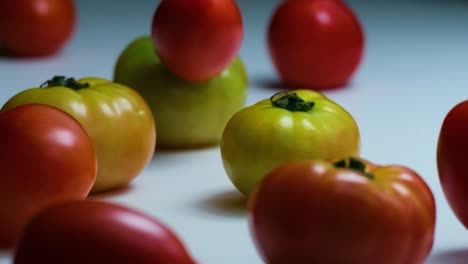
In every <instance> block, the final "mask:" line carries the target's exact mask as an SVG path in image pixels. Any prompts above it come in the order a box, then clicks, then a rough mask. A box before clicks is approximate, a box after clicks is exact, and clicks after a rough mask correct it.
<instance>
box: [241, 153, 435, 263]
mask: <svg viewBox="0 0 468 264" xmlns="http://www.w3.org/2000/svg"><path fill="white" fill-rule="evenodd" d="M249 223H250V227H251V230H252V233H253V236H254V238H255V242H256V245H257V247H258V249H259V251H260V253H261V255H262V256H263V257H264V259H265V261H266V262H267V263H275V264H289V263H294V264H309V263H321V264H328V263H360V264H376V263H379V264H396V263H405V264H422V263H424V260H425V259H426V258H427V256H428V255H429V253H430V252H431V249H432V245H433V240H434V228H435V202H434V197H433V195H432V192H431V190H430V189H429V187H428V186H427V185H426V184H425V182H424V181H423V179H422V178H421V177H420V176H419V175H418V174H416V172H414V171H412V170H410V169H409V168H406V167H402V166H376V165H373V164H371V163H369V162H367V161H364V160H360V159H349V160H344V161H343V162H337V163H335V164H331V163H327V162H324V161H294V162H290V163H285V164H284V165H282V166H280V167H278V168H276V169H274V170H273V171H271V172H270V173H269V174H268V175H267V176H266V177H265V178H264V180H263V181H262V182H261V183H260V185H259V187H258V189H257V190H256V191H255V193H254V196H253V197H252V198H251V200H250V206H249Z"/></svg>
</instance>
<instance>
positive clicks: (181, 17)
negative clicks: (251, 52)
mask: <svg viewBox="0 0 468 264" xmlns="http://www.w3.org/2000/svg"><path fill="white" fill-rule="evenodd" d="M151 35H152V39H153V43H154V48H155V49H156V50H157V53H158V54H160V57H161V60H162V61H163V62H164V64H165V65H167V67H168V68H169V69H170V70H171V71H172V72H174V73H175V74H176V75H178V76H179V77H181V78H182V79H186V80H189V81H206V80H208V79H211V78H213V77H215V76H216V75H218V74H220V73H221V72H222V71H223V70H225V69H226V68H227V67H228V66H229V64H231V62H232V61H233V60H234V58H235V57H236V55H237V52H238V50H239V49H240V46H241V42H242V38H243V24H242V16H241V13H240V10H239V8H238V6H237V4H236V2H235V1H234V0H192V1H186V0H163V1H161V2H160V4H159V6H158V7H157V9H156V11H155V13H154V17H153V24H152V33H151Z"/></svg>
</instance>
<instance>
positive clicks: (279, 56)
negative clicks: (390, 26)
mask: <svg viewBox="0 0 468 264" xmlns="http://www.w3.org/2000/svg"><path fill="white" fill-rule="evenodd" d="M267 42H268V47H269V52H270V56H271V59H272V61H273V64H274V65H275V67H276V70H277V71H278V73H279V75H280V76H281V78H282V79H283V81H284V82H285V83H287V84H288V85H290V86H293V87H301V88H308V89H330V88H337V87H340V86H343V85H346V84H347V82H348V81H349V80H350V78H351V77H352V75H353V73H354V72H355V71H356V69H357V67H358V66H359V64H360V62H361V59H362V56H363V51H364V33H363V30H362V28H361V25H360V22H359V20H358V19H357V17H356V16H355V14H354V13H353V11H352V10H351V9H350V8H348V6H346V4H345V3H344V2H342V1H335V0H332V1H330V0H289V1H283V2H282V3H281V4H280V6H279V7H278V8H277V9H276V11H275V12H274V14H273V15H272V18H271V21H270V24H269V28H268V39H267Z"/></svg>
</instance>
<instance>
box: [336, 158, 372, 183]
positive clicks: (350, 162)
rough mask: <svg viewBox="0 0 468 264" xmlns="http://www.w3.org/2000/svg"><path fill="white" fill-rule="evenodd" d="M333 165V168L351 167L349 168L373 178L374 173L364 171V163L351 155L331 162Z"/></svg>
mask: <svg viewBox="0 0 468 264" xmlns="http://www.w3.org/2000/svg"><path fill="white" fill-rule="evenodd" d="M333 165H334V166H335V168H345V169H351V170H354V171H357V172H360V173H362V174H364V175H365V176H366V177H367V178H369V179H374V178H375V175H374V174H372V173H369V172H366V164H365V163H364V162H362V161H360V160H358V159H356V158H353V157H351V158H347V159H343V160H339V161H337V162H335V163H333Z"/></svg>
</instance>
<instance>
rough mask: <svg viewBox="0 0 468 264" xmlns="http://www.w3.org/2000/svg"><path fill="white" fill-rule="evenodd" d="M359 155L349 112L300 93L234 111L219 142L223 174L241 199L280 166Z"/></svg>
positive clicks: (356, 133)
mask: <svg viewBox="0 0 468 264" xmlns="http://www.w3.org/2000/svg"><path fill="white" fill-rule="evenodd" d="M359 151H360V133H359V128H358V125H357V124H356V121H355V120H354V118H353V117H352V116H351V115H350V114H349V112H348V111H346V110H345V109H344V108H343V107H341V106H340V105H338V104H337V103H335V102H334V101H332V100H331V99H329V98H328V97H326V96H324V95H323V94H321V93H319V92H316V91H312V90H305V89H304V90H295V91H289V92H286V93H281V94H277V95H274V96H272V97H271V98H270V99H265V100H261V101H259V102H257V103H256V104H253V105H251V106H249V107H246V108H244V109H242V110H240V111H239V112H237V113H236V114H235V115H234V116H233V117H232V118H231V120H230V121H229V123H228V124H227V126H226V128H225V129H224V133H223V137H222V141H221V156H222V160H223V165H224V168H225V170H226V173H227V175H228V176H229V178H230V179H231V181H232V183H233V184H234V185H235V186H236V187H237V189H238V190H239V191H240V192H242V193H243V194H245V195H247V196H248V195H249V194H250V193H251V192H252V190H253V189H254V188H255V185H256V184H257V183H258V182H259V181H260V180H261V179H262V178H263V177H264V176H265V174H266V173H268V172H269V171H270V170H271V169H273V168H274V167H276V166H279V165H280V164H281V163H284V162H287V161H291V160H296V159H325V160H329V159H339V158H344V157H347V156H351V155H352V156H356V155H358V154H359Z"/></svg>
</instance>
